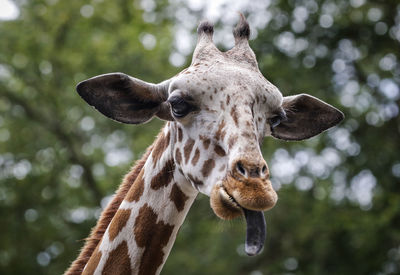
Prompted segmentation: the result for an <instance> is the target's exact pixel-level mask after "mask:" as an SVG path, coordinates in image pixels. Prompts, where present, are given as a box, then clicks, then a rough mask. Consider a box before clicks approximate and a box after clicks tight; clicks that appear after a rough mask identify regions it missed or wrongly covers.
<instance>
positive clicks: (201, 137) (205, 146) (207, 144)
mask: <svg viewBox="0 0 400 275" xmlns="http://www.w3.org/2000/svg"><path fill="white" fill-rule="evenodd" d="M200 139H201V140H202V141H203V146H204V149H206V150H207V149H208V147H209V146H210V143H211V140H210V139H209V138H207V137H205V136H200Z"/></svg>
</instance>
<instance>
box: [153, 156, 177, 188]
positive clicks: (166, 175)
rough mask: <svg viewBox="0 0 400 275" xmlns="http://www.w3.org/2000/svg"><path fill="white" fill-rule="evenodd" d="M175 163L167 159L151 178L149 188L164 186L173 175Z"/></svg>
mask: <svg viewBox="0 0 400 275" xmlns="http://www.w3.org/2000/svg"><path fill="white" fill-rule="evenodd" d="M174 170H175V164H174V162H173V161H172V160H168V161H167V162H166V163H165V165H164V167H163V168H162V169H161V170H160V172H158V174H157V175H155V176H154V178H152V179H151V182H150V186H151V188H153V189H155V190H158V189H160V188H161V187H166V186H168V184H169V183H170V182H171V180H172V177H173V175H174Z"/></svg>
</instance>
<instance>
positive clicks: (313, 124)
mask: <svg viewBox="0 0 400 275" xmlns="http://www.w3.org/2000/svg"><path fill="white" fill-rule="evenodd" d="M282 107H283V109H284V110H285V112H286V116H287V119H286V120H284V121H282V122H281V123H280V124H279V125H277V126H275V127H274V128H272V127H271V132H272V133H271V135H272V136H273V137H276V138H279V139H283V140H303V139H307V138H310V137H313V136H315V135H318V134H319V133H321V132H323V131H325V130H327V129H329V128H331V127H333V126H335V125H337V124H338V123H339V122H340V121H342V120H343V118H344V115H343V113H342V112H341V111H339V110H338V109H336V108H335V107H333V106H331V105H329V104H327V103H325V102H323V101H322V100H320V99H318V98H315V97H313V96H310V95H307V94H299V95H295V96H287V97H284V98H283V103H282Z"/></svg>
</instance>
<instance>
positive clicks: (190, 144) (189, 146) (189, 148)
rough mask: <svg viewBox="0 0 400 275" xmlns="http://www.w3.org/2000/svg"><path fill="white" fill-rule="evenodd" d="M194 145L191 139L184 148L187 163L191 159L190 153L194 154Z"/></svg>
mask: <svg viewBox="0 0 400 275" xmlns="http://www.w3.org/2000/svg"><path fill="white" fill-rule="evenodd" d="M193 145H194V140H193V139H191V138H189V140H188V141H187V142H186V144H185V147H184V148H183V154H184V156H185V162H186V163H187V162H188V161H189V157H190V153H191V152H192V149H193Z"/></svg>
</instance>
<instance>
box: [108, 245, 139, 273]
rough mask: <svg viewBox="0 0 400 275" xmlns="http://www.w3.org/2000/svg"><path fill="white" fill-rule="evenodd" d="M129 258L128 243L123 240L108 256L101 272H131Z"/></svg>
mask: <svg viewBox="0 0 400 275" xmlns="http://www.w3.org/2000/svg"><path fill="white" fill-rule="evenodd" d="M131 273H132V269H131V260H130V258H129V251H128V245H127V243H126V241H123V242H122V243H121V244H120V245H118V246H117V248H115V249H114V250H113V251H111V253H110V255H109V256H108V259H107V262H106V264H105V266H104V269H103V272H102V274H124V275H125V274H126V275H128V274H131Z"/></svg>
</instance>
